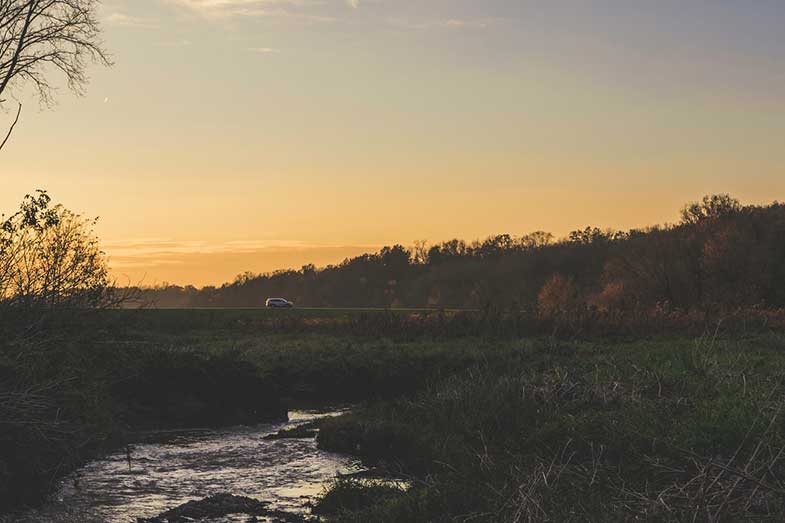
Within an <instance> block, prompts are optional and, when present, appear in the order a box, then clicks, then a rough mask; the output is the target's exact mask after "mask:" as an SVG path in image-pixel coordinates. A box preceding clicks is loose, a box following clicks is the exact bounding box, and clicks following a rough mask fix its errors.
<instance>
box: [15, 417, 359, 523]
mask: <svg viewBox="0 0 785 523" xmlns="http://www.w3.org/2000/svg"><path fill="white" fill-rule="evenodd" d="M336 414H338V412H320V413H317V412H305V411H295V412H290V413H289V422H288V423H277V424H262V425H258V426H254V427H232V428H228V429H221V430H191V431H178V432H167V433H157V434H150V435H148V437H147V438H145V439H146V440H147V441H149V442H147V443H139V444H135V445H132V446H131V452H130V457H131V460H130V467H129V462H128V455H127V453H126V451H125V450H122V451H119V452H116V453H114V454H111V455H108V456H105V457H104V458H103V459H100V460H96V461H93V462H91V463H89V464H87V465H86V466H84V467H82V468H81V469H79V470H77V471H76V472H74V473H72V474H70V475H69V476H67V477H66V478H65V479H64V480H63V481H62V482H61V484H60V487H59V489H58V490H57V492H56V493H55V495H53V496H52V498H51V500H50V501H49V502H48V503H47V504H46V505H45V506H44V507H43V508H41V509H40V510H37V511H35V512H31V513H28V514H26V515H24V516H22V517H21V518H19V519H18V520H17V521H20V522H25V523H26V522H33V521H35V522H39V521H40V522H44V521H46V522H50V521H51V522H53V523H64V522H68V523H72V522H76V521H79V522H110V523H114V522H117V523H132V522H135V521H136V519H137V518H139V517H152V516H156V515H158V514H159V513H161V512H163V511H165V510H167V509H171V508H174V507H176V506H178V505H181V504H183V503H185V502H187V501H191V500H199V499H202V498H205V497H208V496H211V495H214V494H219V493H228V494H234V495H238V496H248V497H251V498H254V499H258V500H261V501H268V502H270V503H271V506H270V508H273V509H279V510H285V511H287V512H292V513H298V514H307V513H308V512H309V508H308V507H309V503H310V502H311V501H312V500H313V499H314V498H315V497H316V496H318V495H319V494H321V493H322V492H323V490H324V487H325V486H326V485H327V484H328V483H329V482H330V481H331V480H332V479H333V478H335V477H336V475H338V474H345V473H352V472H356V471H358V470H359V465H358V464H357V463H356V462H355V461H354V460H352V459H351V458H349V457H346V456H342V455H338V454H333V453H330V452H324V451H321V450H319V449H317V448H316V441H315V440H314V439H313V438H310V439H279V440H265V439H264V436H267V435H269V434H273V433H275V432H278V431H279V430H281V429H286V428H291V427H294V426H297V425H300V424H303V423H307V422H309V421H312V420H314V419H317V418H320V417H324V416H332V415H336ZM150 436H152V439H151V438H150ZM248 519H249V518H248V516H237V517H234V518H232V517H225V518H222V519H211V520H210V521H211V522H219V521H222V522H228V521H242V522H245V521H248ZM259 521H264V519H260V520H259Z"/></svg>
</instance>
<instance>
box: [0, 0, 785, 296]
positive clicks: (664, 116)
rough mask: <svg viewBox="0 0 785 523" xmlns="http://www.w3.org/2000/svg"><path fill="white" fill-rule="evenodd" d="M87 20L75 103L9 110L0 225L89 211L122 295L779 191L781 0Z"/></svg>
mask: <svg viewBox="0 0 785 523" xmlns="http://www.w3.org/2000/svg"><path fill="white" fill-rule="evenodd" d="M102 23H103V27H104V40H105V44H106V47H107V49H108V50H109V51H110V53H111V54H112V57H113V60H114V62H115V65H114V66H113V67H111V68H107V69H103V68H100V67H97V66H96V67H93V68H91V69H90V74H91V82H90V84H89V86H88V89H87V93H86V95H85V96H84V97H81V98H80V97H76V96H74V95H72V94H70V93H69V92H68V91H67V90H65V89H63V90H62V91H61V92H60V93H58V95H57V101H58V103H57V105H56V106H55V107H52V108H39V106H38V104H37V102H36V101H34V100H32V99H29V98H28V96H27V95H26V94H24V93H22V94H20V98H21V99H22V100H23V101H24V103H25V107H24V111H23V113H22V120H21V122H20V124H19V126H18V127H17V130H16V133H15V134H14V136H13V137H12V139H11V141H10V142H9V144H8V145H7V147H6V149H5V150H3V151H2V152H0V181H2V191H0V212H5V213H8V212H10V211H13V210H14V208H15V207H16V206H17V205H18V203H19V201H20V200H21V198H22V197H23V196H24V194H25V193H27V192H31V191H33V190H35V189H37V188H45V189H47V190H48V191H49V192H50V194H51V195H52V196H53V197H54V199H55V200H56V201H58V202H61V203H63V204H65V205H66V206H67V207H69V208H71V209H73V210H76V211H80V212H84V213H85V214H88V215H90V216H100V217H101V219H100V222H99V226H98V229H97V231H98V233H99V235H100V237H101V238H102V243H103V245H104V247H105V250H106V251H107V253H108V255H109V256H110V262H111V265H112V267H113V269H114V273H115V275H116V276H118V278H120V279H121V280H122V281H130V282H132V283H138V282H140V281H141V282H142V283H144V284H148V285H152V284H157V283H162V282H164V281H166V282H173V283H179V284H186V283H193V284H196V285H206V284H217V283H221V282H224V281H226V280H231V279H232V278H233V277H234V275H235V274H237V273H239V272H242V271H246V270H251V271H254V272H262V271H268V270H272V269H276V268H285V267H299V266H301V265H303V264H304V263H308V262H314V263H316V264H317V265H320V266H321V265H325V264H327V263H334V262H338V261H340V260H342V259H343V258H344V257H346V256H350V255H356V254H359V253H361V252H365V251H369V250H375V249H376V248H377V247H379V246H381V245H384V244H392V243H401V244H404V245H411V244H412V243H413V242H414V241H415V240H420V239H426V240H429V241H432V242H435V241H441V240H445V239H449V238H452V237H461V238H465V239H467V240H471V239H475V238H482V237H485V236H488V235H491V234H496V233H502V232H507V233H512V234H523V233H525V232H529V231H533V230H538V229H542V230H547V231H551V232H553V233H555V234H557V235H561V234H564V233H566V232H568V231H569V230H571V229H574V228H578V227H583V226H586V225H595V226H599V227H614V228H629V227H633V226H642V225H647V224H653V223H658V222H665V221H674V220H676V219H677V212H678V209H679V208H680V207H681V205H682V204H684V203H685V202H686V201H688V200H694V199H698V198H699V197H701V196H702V195H703V194H706V193H717V192H728V193H731V194H732V195H734V196H736V197H737V198H739V199H741V200H742V201H744V202H759V203H763V202H770V201H772V200H775V199H779V200H783V199H785V1H782V0H755V1H750V2H744V1H741V0H732V1H731V0H712V1H708V0H707V1H685V0H679V1H675V0H673V1H672V0H656V1H655V0H651V1H633V0H618V1H588V0H573V1H559V0H548V1H545V0H542V1H536V2H535V1H528V0H483V1H478V0H348V1H347V0H105V2H104V5H103V7H102ZM11 107H12V106H11V105H7V108H8V109H11ZM11 117H12V114H11V113H5V114H1V113H0V122H2V127H3V128H5V127H6V126H7V123H10V119H11Z"/></svg>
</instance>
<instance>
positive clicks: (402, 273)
mask: <svg viewBox="0 0 785 523" xmlns="http://www.w3.org/2000/svg"><path fill="white" fill-rule="evenodd" d="M139 295H140V297H141V299H142V301H143V302H146V303H150V304H153V305H155V306H159V307H256V306H262V305H264V301H265V299H266V298H267V297H270V296H284V297H287V298H289V299H292V300H293V301H295V303H297V304H298V305H300V306H310V307H433V308H482V307H486V306H488V305H493V306H495V307H498V308H505V309H506V308H510V309H512V308H518V309H521V310H536V311H538V312H539V313H542V314H546V315H548V314H556V313H564V312H569V311H571V310H577V309H581V310H585V309H595V310H599V311H613V310H631V309H647V308H653V307H659V308H671V309H676V310H695V309H700V310H728V309H734V308H739V307H763V308H780V307H783V306H785V204H781V203H778V202H774V203H772V204H769V205H763V206H758V205H742V204H741V203H740V202H739V201H738V200H736V199H734V198H732V197H730V196H729V195H727V194H719V195H712V196H706V197H704V198H703V199H702V200H701V201H699V202H694V203H691V204H689V205H687V206H685V207H684V208H683V209H682V212H681V219H680V220H679V222H678V223H675V224H668V225H658V226H654V227H647V228H643V229H632V230H628V231H614V230H602V229H599V228H596V227H587V228H585V229H581V230H576V231H573V232H571V233H570V234H568V235H567V236H566V237H564V238H561V239H556V238H555V237H554V236H553V235H552V234H550V233H546V232H542V231H536V232H533V233H530V234H524V235H522V236H514V235H510V234H500V235H497V236H493V237H489V238H487V239H485V240H484V241H474V242H466V241H464V240H459V239H453V240H449V241H445V242H442V243H439V244H436V245H432V246H428V245H427V244H425V243H424V242H417V243H415V245H414V246H413V247H411V248H406V247H404V246H401V245H393V246H388V247H384V248H382V249H381V250H380V251H378V252H376V253H372V254H364V255H361V256H357V257H354V258H349V259H346V260H344V261H343V262H341V263H339V264H337V265H329V266H327V267H324V268H316V267H315V266H313V265H305V266H303V267H302V268H301V269H299V270H294V269H290V270H280V271H275V272H273V273H265V274H255V273H252V272H246V273H244V274H241V275H239V276H237V278H236V279H235V280H234V281H233V282H231V283H227V284H224V285H222V286H220V287H204V288H202V289H197V288H195V287H193V286H186V287H181V286H173V285H164V286H159V287H155V288H145V289H139Z"/></svg>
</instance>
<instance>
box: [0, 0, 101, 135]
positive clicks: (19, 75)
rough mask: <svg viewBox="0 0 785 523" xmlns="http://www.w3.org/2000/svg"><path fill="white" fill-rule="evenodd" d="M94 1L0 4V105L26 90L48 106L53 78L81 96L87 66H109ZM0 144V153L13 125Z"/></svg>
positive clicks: (13, 0)
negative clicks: (59, 77)
mask: <svg viewBox="0 0 785 523" xmlns="http://www.w3.org/2000/svg"><path fill="white" fill-rule="evenodd" d="M98 5H99V2H98V0H0V104H2V102H3V101H4V96H5V95H6V94H8V92H9V91H12V90H14V89H16V88H22V87H23V86H25V85H26V84H31V85H32V86H33V87H34V88H35V90H36V92H37V94H38V96H39V98H40V100H41V101H42V102H43V103H45V104H48V103H50V102H51V100H52V93H53V91H54V90H55V87H54V85H53V83H52V77H51V73H54V72H59V73H61V74H62V76H63V77H64V78H65V81H66V83H67V84H68V87H69V88H70V89H71V90H73V91H74V92H76V93H82V89H83V88H84V86H85V84H86V83H87V74H86V67H87V64H88V62H98V63H100V64H103V65H109V64H110V61H109V58H108V57H107V55H106V53H105V51H104V50H103V47H102V45H101V40H100V28H99V24H98V19H97V16H96V12H97V10H98ZM21 108H22V106H21V104H20V105H19V108H18V110H17V112H16V119H15V120H14V122H13V123H12V124H11V127H10V129H9V130H8V132H7V134H6V135H5V139H3V140H2V141H0V149H2V148H3V146H4V145H5V143H6V142H7V141H8V137H9V136H10V135H11V132H12V131H13V128H14V126H15V125H16V122H17V121H18V120H19V112H20V111H21Z"/></svg>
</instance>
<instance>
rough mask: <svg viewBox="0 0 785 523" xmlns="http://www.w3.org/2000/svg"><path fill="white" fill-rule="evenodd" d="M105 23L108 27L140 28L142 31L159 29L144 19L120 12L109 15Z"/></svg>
mask: <svg viewBox="0 0 785 523" xmlns="http://www.w3.org/2000/svg"><path fill="white" fill-rule="evenodd" d="M104 22H105V23H106V24H107V25H114V26H119V27H138V28H142V29H158V27H159V26H158V24H156V23H154V22H151V21H149V20H146V19H144V18H139V17H136V16H131V15H128V14H126V13H119V12H118V13H111V14H109V15H108V16H106V18H104Z"/></svg>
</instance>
